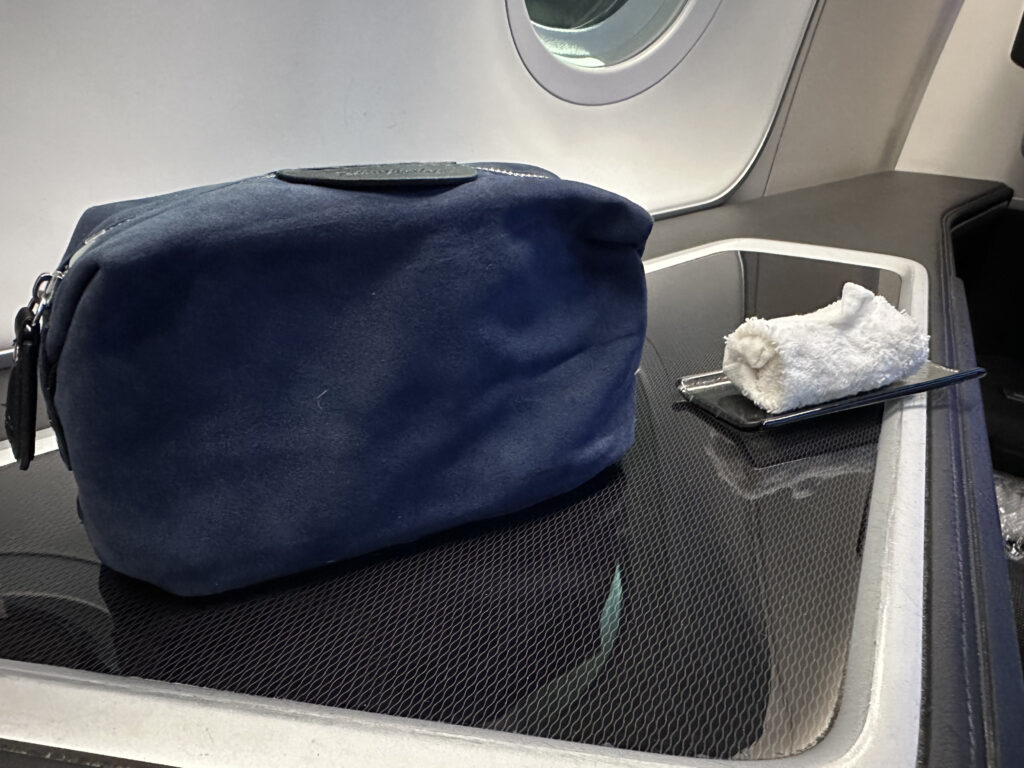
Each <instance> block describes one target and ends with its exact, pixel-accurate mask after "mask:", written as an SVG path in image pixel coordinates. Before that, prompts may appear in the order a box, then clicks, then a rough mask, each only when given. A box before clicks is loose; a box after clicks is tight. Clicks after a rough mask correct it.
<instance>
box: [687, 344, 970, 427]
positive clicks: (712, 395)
mask: <svg viewBox="0 0 1024 768" xmlns="http://www.w3.org/2000/svg"><path fill="white" fill-rule="evenodd" d="M984 375H985V369H984V368H968V369H966V370H963V371H958V370H956V369H953V368H946V367H945V366H944V365H939V364H938V363H933V362H931V361H930V360H929V361H928V362H926V363H925V364H924V365H922V366H921V367H920V368H919V369H918V370H917V372H916V373H914V374H912V375H910V376H908V377H907V378H905V379H903V380H902V381H897V382H894V383H892V384H889V385H888V386H885V387H879V388H878V389H872V390H870V391H868V392H861V393H860V394H857V395H852V396H850V397H843V398H840V399H839V400H830V401H829V402H826V403H819V404H818V405H810V406H807V407H806V408H798V409H796V410H793V411H787V412H785V413H778V414H770V413H768V412H767V411H765V410H764V409H763V408H760V407H759V406H757V405H755V404H754V403H752V402H751V401H750V400H748V399H747V398H746V397H744V396H743V395H742V394H741V393H740V391H739V390H738V389H737V388H736V385H735V384H733V383H732V382H731V381H729V379H728V378H727V377H726V375H725V373H723V372H722V371H709V372H708V373H698V374H694V375H693V376H684V377H683V378H681V379H679V381H678V382H677V384H676V386H677V387H678V389H679V391H680V392H681V393H682V395H683V397H685V398H686V400H687V401H689V402H690V403H692V404H693V405H695V406H697V407H698V408H701V409H703V410H705V411H707V412H708V413H710V414H712V415H713V416H717V417H718V418H720V419H722V420H723V421H726V422H728V423H729V424H732V425H733V426H734V427H738V428H739V429H762V428H765V429H770V428H772V427H781V426H785V425H786V424H793V423H795V422H798V421H804V420H806V419H813V418H817V417H818V416H827V415H829V414H832V413H839V412H840V411H849V410H851V409H853V408H861V407H863V406H865V405H873V404H875V403H882V402H885V401H886V400H894V399H896V398H898V397H906V396H907V395H913V394H915V393H917V392H925V391H927V390H929V389H936V388H938V387H945V386H948V385H950V384H956V383H957V382H959V381H965V380H967V379H973V378H977V377H979V376H984Z"/></svg>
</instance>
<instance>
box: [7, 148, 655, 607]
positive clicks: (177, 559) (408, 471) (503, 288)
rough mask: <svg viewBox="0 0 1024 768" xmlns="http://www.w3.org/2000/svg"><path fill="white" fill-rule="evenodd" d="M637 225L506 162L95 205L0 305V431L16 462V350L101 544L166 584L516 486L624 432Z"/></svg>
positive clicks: (470, 505)
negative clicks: (64, 243)
mask: <svg viewBox="0 0 1024 768" xmlns="http://www.w3.org/2000/svg"><path fill="white" fill-rule="evenodd" d="M650 229H651V217H650V216H649V215H648V214H647V212H645V211H644V210H643V209H641V208H640V207H638V206H637V205H635V204H633V203H631V202H629V201H628V200H625V199H624V198H622V197H619V196H617V195H614V194H612V193H610V192H606V191H604V190H601V189H597V188H595V187H592V186H588V185H585V184H580V183H576V182H570V181H564V180H562V179H559V178H557V177H555V176H553V175H551V174H550V173H548V172H546V171H543V170H540V169H537V168H532V167H529V166H521V165H510V164H500V165H499V164H482V163H481V164H474V165H456V164H452V163H433V164H401V165H391V166H358V167H339V168H326V169H300V170H294V171H280V172H277V173H276V174H268V175H266V176H260V177H256V178H250V179H244V180H242V181H237V182H233V183H229V184H219V185H214V186H209V187H202V188H197V189H190V190H185V191H182V192H176V193H173V194H168V195H162V196H159V197H153V198H147V199H144V200H135V201H130V202H122V203H114V204H110V205H103V206H99V207H96V208H91V209H90V210H88V211H87V212H86V213H85V214H84V216H83V217H82V219H81V221H80V222H79V225H78V227H77V229H76V230H75V233H74V235H73V237H72V242H71V245H70V246H69V248H68V251H67V254H66V255H65V257H64V259H63V260H62V261H61V264H60V266H59V267H58V270H57V271H56V272H55V273H54V274H53V275H52V276H45V277H44V278H42V279H41V280H40V282H38V283H37V286H36V289H37V290H36V295H35V296H34V298H33V301H32V303H31V304H30V305H29V307H27V308H26V309H25V310H23V311H22V312H21V313H19V319H18V322H19V324H20V325H19V328H18V329H17V330H18V341H19V345H20V346H21V348H22V349H21V353H20V354H19V358H18V360H17V362H16V363H15V368H14V369H13V370H12V380H11V386H12V387H13V388H14V390H15V393H14V394H15V400H17V402H18V403H20V406H19V409H18V410H20V411H21V413H14V412H8V414H7V424H6V426H7V431H8V434H9V435H10V437H11V443H12V447H13V448H14V450H15V455H16V456H17V457H19V459H20V461H21V465H22V467H26V466H27V464H28V462H29V461H30V460H31V457H32V451H33V447H32V436H33V432H34V413H32V414H31V415H26V414H25V413H24V411H25V410H26V408H28V407H29V406H31V405H33V404H34V401H35V396H34V386H35V385H34V377H35V366H34V358H35V355H36V353H37V352H38V356H39V362H38V368H39V374H40V381H41V382H42V388H43V394H44V397H45V398H46V402H47V407H48V410H49V414H50V417H51V421H52V424H53V426H54V429H55V431H56V433H57V435H58V441H59V444H60V447H61V453H62V456H63V457H64V460H65V462H66V463H68V466H69V467H70V468H72V469H73V470H74V473H75V480H76V482H77V485H78V491H79V496H78V507H79V514H80V516H81V518H82V521H83V522H84V524H85V528H86V531H87V532H88V535H89V538H90V540H91V541H92V544H93V546H94V547H95V549H96V552H97V553H98V555H99V557H100V559H101V560H102V561H103V562H104V563H105V564H106V565H108V566H109V567H111V568H113V569H115V570H117V571H120V572H121V573H124V574H127V575H129V576H134V577H136V578H139V579H143V580H145V581H148V582H151V583H152V584H155V585H157V586H159V587H162V588H163V589H166V590H168V591H170V592H173V593H176V594H179V595H205V594H213V593H217V592H222V591H225V590H229V589H234V588H238V587H243V586H246V585H249V584H253V583H256V582H260V581H263V580H266V579H271V578H274V577H278V576H283V575H286V574H291V573H296V572H299V571H303V570H306V569H310V568H314V567H317V566H321V565H325V564H327V563H331V562H335V561H338V560H341V559H344V558H348V557H353V556H356V555H360V554H363V553H367V552H370V551H374V550H378V549H381V548H385V547H388V546H392V545H396V544H400V543H404V542H409V541H412V540H416V539H418V538H421V537H423V536H425V535H427V534H430V533H432V532H436V531H439V530H442V529H446V528H450V527H453V526H458V525H461V524H463V523H468V522H471V521H476V520H482V519H486V518H491V517H495V516H498V515H504V514H508V513H511V512H515V511H517V510H522V509H525V508H527V507H530V506H531V505H533V504H536V503H538V502H540V501H542V500H544V499H547V498H550V497H553V496H556V495H559V494H562V493H564V492H567V491H569V490H571V489H573V488H575V487H577V486H579V485H580V484H582V483H584V482H585V481H587V480H589V479H590V478H592V477H594V476H595V475H596V474H598V473H599V472H601V471H602V470H603V469H605V468H606V467H608V466H609V465H610V464H612V463H614V462H616V461H617V460H618V459H619V458H621V457H622V455H623V454H624V453H625V451H626V449H627V448H628V447H629V446H630V444H631V443H632V441H633V430H634V421H635V402H634V386H635V372H636V369H637V366H638V365H639V361H640V352H641V348H642V345H643V340H644V332H645V325H646V288H645V282H644V271H643V266H642V264H641V255H642V252H643V246H644V242H645V240H646V238H647V235H648V234H649V232H650ZM40 329H41V335H40ZM19 369H20V370H19ZM30 369H31V370H30ZM19 382H20V383H19ZM12 402H13V401H12Z"/></svg>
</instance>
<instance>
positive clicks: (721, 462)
mask: <svg viewBox="0 0 1024 768" xmlns="http://www.w3.org/2000/svg"><path fill="white" fill-rule="evenodd" d="M784 277H785V279H783V278H784ZM847 279H854V280H856V281H858V282H861V284H864V285H866V287H868V288H871V289H873V290H878V291H881V292H883V293H888V294H889V298H890V299H895V295H894V292H896V293H898V290H899V281H898V278H895V276H894V275H892V274H891V273H881V272H879V271H877V270H872V269H867V268H858V267H848V266H844V265H840V264H824V263H816V262H812V261H808V260H804V259H788V258H786V257H778V256H766V255H758V254H738V253H736V252H726V253H722V254H716V255H713V256H708V257H705V258H702V259H700V260H697V261H692V262H687V263H684V264H681V265H678V266H675V267H670V268H667V269H664V270H661V271H658V272H654V273H652V274H651V275H650V278H649V294H650V320H649V331H648V339H647V344H646V347H645V351H644V358H643V363H642V366H641V371H640V373H639V375H638V382H639V387H638V424H637V438H636V442H635V444H634V446H633V448H632V449H631V450H630V452H629V453H628V454H627V455H626V457H625V459H624V460H623V461H622V462H620V464H618V465H616V466H614V467H612V468H610V469H609V470H607V471H605V472H604V473H603V474H602V475H600V476H599V477H597V478H595V479H594V480H593V481H591V482H590V483H589V484H587V485H586V486H584V487H583V488H580V489H578V490H577V491H576V492H574V493H572V494H569V495H568V496H565V497H562V498H559V499H555V500H552V501H551V502H548V503H546V504H543V505H541V506H540V507H537V508H534V509H532V510H528V511H526V512H523V513H520V514H516V515H512V516H509V517H507V518H504V519H501V520H498V521H493V522H490V523H487V524H481V525H475V526H470V527H466V528H461V529H458V530H454V531H450V532H447V533H445V534H442V535H439V536H435V537H432V538H430V539H428V540H425V541H422V542H419V543H416V544H414V545H409V546H406V547H402V548H400V549H396V550H389V551H386V552H382V553H378V554H375V555H372V556H369V557H364V558H361V559H359V560H356V561H352V562H348V563H343V564H339V565H336V566H331V567H329V568H326V569H321V570H319V571H315V572H311V573H308V574H305V575H302V576H297V577H292V578H289V579H285V580H281V581H277V582H272V583H269V584H265V585H262V586H260V587H256V588H251V589H248V590H244V591H240V592H235V593H229V594H227V595H222V596H219V597H216V598H204V599H182V598H176V597H173V596H170V595H167V594H165V593H162V592H160V591H159V590H157V589H155V588H153V587H150V586H148V585H145V584H142V583H139V582H136V581H133V580H130V579H128V578H125V577H123V576H120V575H119V574H117V573H114V572H112V571H110V570H108V569H106V568H104V567H102V566H100V564H99V563H98V562H97V561H96V559H95V557H94V555H93V554H92V551H91V549H90V547H89V545H88V542H87V540H86V539H85V534H84V532H83V530H82V528H81V526H80V525H79V523H78V520H77V517H76V514H75V501H74V500H75V487H74V480H73V476H72V475H71V474H70V473H69V472H67V471H66V470H64V468H63V466H62V465H61V464H60V460H59V458H58V457H57V455H56V454H54V453H51V454H47V455H44V456H42V457H40V458H39V459H37V462H36V464H34V465H33V467H32V469H31V471H29V472H27V473H26V472H19V471H18V470H17V469H16V468H15V467H14V466H7V467H4V468H3V469H0V601H2V602H0V657H4V658H11V659H19V660H25V661H34V662H41V663H45V664H54V665H59V666H65V667H71V668H74V669H83V670H91V671H97V672H106V673H109V674H113V675H120V676H135V677H143V678H149V679H154V680H164V681H173V682H178V683H187V684H191V685H197V686H206V687H209V688H214V689H220V690H226V691H237V692H242V693H248V694H255V695H259V696H268V697H274V698H280V699H292V700H297V701H305V702H312V703H317V704H323V705H328V706H333V707H344V708H353V709H359V710H365V711H370V712H378V713H385V714H392V715H400V716H406V717H414V718H422V719H426V720H434V721H441V722H446V723H458V724H464V725H471V726H478V727H485V728H493V729H501V730H509V731H515V732H520V733H528V734H535V735H540V736H547V737H553V738H560V739H568V740H573V741H581V742H587V743H592V744H605V745H612V746H617V747H624V748H629V749H637V750H643V751H648V752H658V753H666V754H674V755H707V756H714V757H727V756H733V757H745V758H764V757H775V756H782V755H791V754H795V753H797V752H800V751H802V750H804V749H806V748H808V747H809V746H811V745H813V744H814V743H816V741H818V740H819V739H820V738H821V737H822V736H823V735H824V734H825V733H826V732H827V729H828V727H829V724H830V723H831V721H832V719H833V717H834V714H835V711H836V708H837V706H838V702H839V698H840V691H841V686H842V678H843V669H844V665H845V661H846V656H847V647H848V643H849V638H850V631H851V626H852V620H853V607H854V601H855V597H856V586H857V582H858V575H859V570H860V559H861V545H862V541H861V536H862V531H863V528H864V524H865V522H866V516H867V510H868V506H869V502H870V493H871V486H872V475H873V471H874V461H875V451H876V441H877V438H878V430H879V423H880V413H881V411H880V409H879V408H877V407H872V408H866V409H863V410H860V411H854V412H850V413H846V414H841V415H838V416H833V417H827V418H826V419H824V420H821V421H818V422H815V423H810V424H803V425H794V426H793V427H790V428H787V429H785V430H778V431H777V432H770V433H769V432H757V433H742V432H739V431H738V430H735V429H733V428H731V427H729V426H728V425H725V424H722V423H719V422H717V421H715V420H714V419H713V418H712V417H709V416H707V415H705V414H703V413H701V412H699V411H697V410H695V409H693V408H691V407H690V406H687V405H685V404H683V403H681V398H680V396H679V395H678V393H677V391H676V389H675V381H676V380H677V379H678V378H679V377H680V376H684V375H687V374H692V373H697V372H700V371H705V370H710V369H714V368H716V367H719V365H720V358H721V349H722V336H723V335H724V334H725V333H727V332H729V331H731V330H732V329H733V328H734V327H735V326H736V325H738V324H739V323H740V322H741V321H742V320H743V318H744V317H745V316H747V315H751V314H760V315H762V316H765V315H767V316H772V315H779V314H789V313H792V312H805V311H810V310H813V309H815V308H817V307H820V306H822V305H823V304H825V303H828V302H829V301H832V300H833V299H835V298H836V297H837V296H838V294H839V290H840V288H841V286H842V283H843V282H844V281H845V280H847ZM181 482H182V483H188V478H187V477H183V478H181Z"/></svg>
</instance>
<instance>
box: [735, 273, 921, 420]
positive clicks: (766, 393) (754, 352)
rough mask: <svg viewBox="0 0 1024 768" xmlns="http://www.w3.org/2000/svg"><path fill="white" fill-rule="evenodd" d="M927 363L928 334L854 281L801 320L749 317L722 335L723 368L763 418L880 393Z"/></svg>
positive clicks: (793, 317)
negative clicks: (861, 394)
mask: <svg viewBox="0 0 1024 768" xmlns="http://www.w3.org/2000/svg"><path fill="white" fill-rule="evenodd" d="M927 359H928V334H926V333H925V332H924V331H922V330H921V328H920V327H919V326H918V325H917V323H916V322H914V320H913V318H911V317H910V316H909V315H907V314H905V313H903V312H900V311H899V310H897V309H896V308H895V307H893V306H892V305H891V304H890V303H889V302H887V301H886V300H885V299H884V298H882V297H881V296H876V295H875V294H873V293H872V292H871V291H869V290H868V289H867V288H864V287H862V286H860V285H857V284H855V283H847V284H846V285H844V286H843V296H842V298H841V299H839V300H838V301H836V302H834V303H832V304H829V305H828V306H827V307H823V308H821V309H819V310H817V311H816V312H811V313H809V314H806V315H790V316H789V317H778V318H775V319H773V320H763V319H761V318H759V317H752V318H749V319H747V320H746V321H745V322H744V323H743V324H742V325H741V326H740V327H739V328H737V329H736V330H735V331H733V332H732V333H730V334H729V335H728V336H726V337H725V356H724V358H723V360H722V369H723V371H724V372H725V375H726V376H728V377H729V380H730V381H732V383H733V384H735V385H736V387H737V389H739V390H740V392H742V393H743V394H744V395H746V397H748V398H749V399H750V400H752V401H754V402H755V403H756V404H757V405H759V406H761V407H762V408H764V409H765V410H766V411H768V413H783V412H785V411H791V410H793V409H794V408H800V407H802V406H805V405H815V404H817V403H824V402H827V401H829V400H836V399H838V398H840V397H847V396H849V395H855V394H857V393H858V392H866V391H868V390H871V389H876V388H878V387H883V386H885V385H886V384H890V383H892V382H894V381H898V380H899V379H902V378H904V377H905V376H909V375H910V374H911V373H913V372H914V371H916V370H917V369H918V368H920V367H921V366H922V365H923V364H924V362H925V361H926V360H927Z"/></svg>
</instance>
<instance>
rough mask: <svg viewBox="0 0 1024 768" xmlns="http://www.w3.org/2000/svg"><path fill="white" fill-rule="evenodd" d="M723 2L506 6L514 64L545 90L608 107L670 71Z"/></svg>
mask: <svg viewBox="0 0 1024 768" xmlns="http://www.w3.org/2000/svg"><path fill="white" fill-rule="evenodd" d="M721 2H722V0H505V7H506V10H507V11H508V20H509V27H510V28H511V31H512V39H513V40H514V41H515V45H516V49H517V50H518V52H519V57H520V58H521V59H522V60H523V64H525V65H526V68H527V69H528V70H529V72H530V74H531V75H533V78H534V79H535V80H536V81H537V82H538V83H539V84H540V85H541V86H542V87H543V88H544V89H546V90H547V91H549V92H550V93H552V94H554V95H555V96H558V97H559V98H561V99H564V100H565V101H569V102H573V103H575V104H611V103H613V102H616V101H622V100H623V99H628V98H630V97H632V96H635V95H636V94H638V93H641V92H643V91H645V90H647V89H648V88H650V87H651V86H653V85H654V84H655V83H657V82H659V81H660V80H661V79H662V78H664V77H665V76H666V75H667V74H668V73H669V72H671V71H672V70H673V69H674V68H675V67H676V66H677V65H678V64H679V62H681V61H682V60H683V59H684V58H685V57H686V55H687V53H689V51H690V49H691V48H692V47H693V46H694V45H695V44H696V43H697V41H698V40H699V39H700V38H701V35H702V34H703V33H704V30H705V29H707V27H708V25H709V24H710V23H711V19H712V18H713V17H714V15H715V12H716V11H717V10H718V6H719V5H720V4H721Z"/></svg>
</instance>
